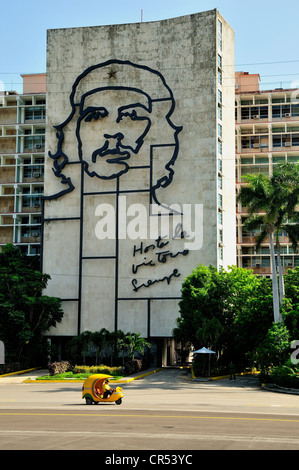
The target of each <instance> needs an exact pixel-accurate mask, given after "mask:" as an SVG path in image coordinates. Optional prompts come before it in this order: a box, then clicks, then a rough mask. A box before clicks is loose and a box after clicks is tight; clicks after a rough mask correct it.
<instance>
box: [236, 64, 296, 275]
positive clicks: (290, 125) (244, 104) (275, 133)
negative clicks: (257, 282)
mask: <svg viewBox="0 0 299 470" xmlns="http://www.w3.org/2000/svg"><path fill="white" fill-rule="evenodd" d="M259 85H260V79H259V75H258V74H253V75H251V74H248V73H246V72H238V73H237V74H236V184H237V190H238V189H239V188H240V186H241V185H242V184H244V182H243V181H242V177H243V176H244V175H246V174H248V173H264V174H266V175H271V174H272V172H273V169H274V168H275V165H278V164H279V163H284V162H292V163H299V103H298V89H282V88H279V89H275V90H260V86H259ZM247 216H248V212H247V209H246V207H242V205H241V203H238V205H237V265H238V266H239V267H243V268H249V269H253V271H254V273H255V274H260V275H265V276H270V275H271V272H272V269H271V261H270V248H269V240H265V243H263V244H262V245H261V247H260V248H259V249H257V248H256V236H257V233H256V232H248V230H246V228H245V227H244V222H245V220H246V217H247ZM279 242H280V245H281V257H282V263H283V268H284V271H285V272H286V271H287V269H291V268H294V267H298V266H299V255H298V254H295V253H294V250H293V248H292V244H291V243H290V240H289V238H288V236H287V233H286V232H283V231H281V233H280V237H279Z"/></svg>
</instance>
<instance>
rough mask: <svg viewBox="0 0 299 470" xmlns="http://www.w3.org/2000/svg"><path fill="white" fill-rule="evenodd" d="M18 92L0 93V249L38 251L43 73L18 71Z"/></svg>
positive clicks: (43, 115)
mask: <svg viewBox="0 0 299 470" xmlns="http://www.w3.org/2000/svg"><path fill="white" fill-rule="evenodd" d="M22 78H23V94H18V93H17V92H14V91H4V92H3V93H2V94H0V249H1V247H3V246H5V245H6V244H7V243H13V244H15V245H16V246H18V247H19V248H20V250H22V251H23V252H24V253H26V254H27V255H39V253H40V241H41V238H40V237H41V219H42V203H41V199H42V195H43V186H44V183H43V181H44V152H45V135H46V75H45V74H34V75H22Z"/></svg>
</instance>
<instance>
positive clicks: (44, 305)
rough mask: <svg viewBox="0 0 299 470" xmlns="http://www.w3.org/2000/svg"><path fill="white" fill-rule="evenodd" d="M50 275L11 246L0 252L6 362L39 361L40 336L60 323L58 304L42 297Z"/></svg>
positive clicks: (0, 329)
mask: <svg viewBox="0 0 299 470" xmlns="http://www.w3.org/2000/svg"><path fill="white" fill-rule="evenodd" d="M49 279H50V276H49V275H48V274H42V273H41V272H40V271H39V270H38V269H37V266H36V260H34V259H31V258H30V257H27V256H26V255H24V254H22V253H21V252H20V251H19V250H18V249H17V248H16V247H14V246H13V245H7V246H6V247H4V249H3V252H2V253H0V339H1V340H2V341H3V342H4V344H5V351H6V353H7V354H8V360H12V361H22V362H23V361H24V360H25V359H27V360H28V359H29V360H30V359H31V360H37V359H39V360H40V354H41V345H42V343H43V335H44V334H45V333H46V332H47V331H48V330H49V328H51V327H55V326H56V324H57V323H59V322H61V320H62V317H63V311H62V309H61V301H60V299H58V298H55V297H49V296H45V295H42V293H43V290H44V289H45V288H46V287H47V283H48V280H49Z"/></svg>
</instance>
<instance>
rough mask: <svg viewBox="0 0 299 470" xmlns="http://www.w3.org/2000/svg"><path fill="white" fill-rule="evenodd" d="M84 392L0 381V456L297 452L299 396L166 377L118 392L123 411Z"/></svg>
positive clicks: (251, 381)
mask: <svg viewBox="0 0 299 470" xmlns="http://www.w3.org/2000/svg"><path fill="white" fill-rule="evenodd" d="M81 388H82V384H80V383H73V384H72V383H66V384H61V383H49V384H44V383H43V384H28V383H27V384H25V383H20V382H19V383H18V381H17V379H15V381H14V382H13V381H12V380H11V381H9V380H8V379H7V380H6V381H5V380H3V379H0V449H14V450H23V449H32V450H39V449H41V450H53V449H57V450H59V449H65V450H73V449H79V450H87V449H97V450H103V451H104V452H107V451H109V450H111V451H113V450H126V451H132V452H133V451H135V450H140V449H141V450H150V451H159V450H164V451H169V450H172V451H173V450H174V449H175V450H176V451H181V452H183V453H184V452H185V453H186V451H192V450H202V449H205V450H216V449H217V450H220V449H221V450H238V449H249V450H260V449H269V450H270V449H277V450H282V449H286V450H291V449H292V450H293V449H299V432H298V431H299V396H295V395H284V394H278V393H272V392H267V391H264V390H262V389H260V387H259V385H258V382H257V381H256V379H255V378H252V377H242V378H237V380H236V381H229V380H221V381H217V382H192V381H191V380H190V377H188V376H186V375H184V374H183V372H182V371H181V370H173V369H171V370H168V369H166V370H163V371H162V372H158V373H156V374H153V375H150V376H148V377H146V378H144V379H142V380H137V381H134V382H131V383H128V384H125V385H123V390H124V395H125V397H124V399H123V404H122V405H121V406H116V405H114V404H104V405H102V404H101V405H92V406H87V405H85V402H84V401H83V400H82V399H81Z"/></svg>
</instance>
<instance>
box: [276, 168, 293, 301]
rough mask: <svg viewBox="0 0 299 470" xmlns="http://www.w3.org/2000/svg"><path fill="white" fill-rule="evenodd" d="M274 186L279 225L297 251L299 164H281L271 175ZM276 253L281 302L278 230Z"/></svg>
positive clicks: (281, 288)
mask: <svg viewBox="0 0 299 470" xmlns="http://www.w3.org/2000/svg"><path fill="white" fill-rule="evenodd" d="M270 183H271V185H272V187H273V201H272V206H273V207H278V208H279V210H278V217H277V226H278V227H279V226H280V229H282V230H284V231H286V232H287V234H288V237H289V239H290V241H291V243H292V248H293V250H294V252H295V253H296V251H297V249H298V239H299V213H298V211H297V206H298V202H299V166H298V165H295V164H293V163H284V164H281V165H279V166H278V167H277V168H276V169H275V170H274V172H273V175H272V177H270ZM276 253H277V265H278V270H279V294H280V304H281V303H282V299H283V298H284V280H283V272H282V263H281V257H280V243H279V236H278V230H277V232H276Z"/></svg>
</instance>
